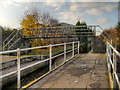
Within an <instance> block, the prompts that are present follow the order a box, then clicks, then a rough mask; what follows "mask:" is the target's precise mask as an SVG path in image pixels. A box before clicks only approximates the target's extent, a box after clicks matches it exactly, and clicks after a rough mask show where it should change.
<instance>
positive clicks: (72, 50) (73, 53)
mask: <svg viewBox="0 0 120 90" xmlns="http://www.w3.org/2000/svg"><path fill="white" fill-rule="evenodd" d="M72 46H73V49H72V51H73V53H72V56H73V57H74V41H73V44H72Z"/></svg>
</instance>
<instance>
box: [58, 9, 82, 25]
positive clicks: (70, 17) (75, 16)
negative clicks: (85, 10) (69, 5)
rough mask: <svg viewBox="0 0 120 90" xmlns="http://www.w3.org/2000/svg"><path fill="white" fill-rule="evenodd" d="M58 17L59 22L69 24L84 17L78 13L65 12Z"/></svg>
mask: <svg viewBox="0 0 120 90" xmlns="http://www.w3.org/2000/svg"><path fill="white" fill-rule="evenodd" d="M59 16H60V17H59V20H61V21H63V20H64V21H69V22H70V23H73V22H75V21H76V20H79V19H82V18H83V16H84V15H83V14H81V13H79V12H71V11H66V12H61V13H59Z"/></svg>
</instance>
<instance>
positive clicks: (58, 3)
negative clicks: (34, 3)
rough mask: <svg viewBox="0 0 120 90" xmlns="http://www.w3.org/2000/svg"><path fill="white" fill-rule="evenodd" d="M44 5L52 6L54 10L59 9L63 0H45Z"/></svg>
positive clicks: (63, 3)
mask: <svg viewBox="0 0 120 90" xmlns="http://www.w3.org/2000/svg"><path fill="white" fill-rule="evenodd" d="M46 5H48V6H52V7H54V8H55V10H59V9H60V8H61V7H62V6H64V5H65V2H46Z"/></svg>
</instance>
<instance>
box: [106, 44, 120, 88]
mask: <svg viewBox="0 0 120 90" xmlns="http://www.w3.org/2000/svg"><path fill="white" fill-rule="evenodd" d="M106 47H107V48H106V52H107V65H108V72H109V77H110V83H111V88H118V89H120V81H119V76H118V73H117V56H118V57H120V53H119V52H118V51H117V50H116V48H114V47H113V46H112V45H111V44H110V43H109V42H107V46H106Z"/></svg>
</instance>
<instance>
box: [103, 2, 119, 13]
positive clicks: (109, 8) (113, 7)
mask: <svg viewBox="0 0 120 90" xmlns="http://www.w3.org/2000/svg"><path fill="white" fill-rule="evenodd" d="M104 9H105V10H106V11H107V12H111V11H113V10H116V9H118V5H116V4H115V5H107V6H105V7H104Z"/></svg>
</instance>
